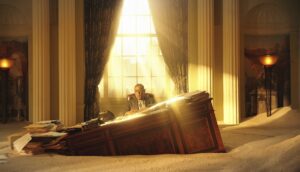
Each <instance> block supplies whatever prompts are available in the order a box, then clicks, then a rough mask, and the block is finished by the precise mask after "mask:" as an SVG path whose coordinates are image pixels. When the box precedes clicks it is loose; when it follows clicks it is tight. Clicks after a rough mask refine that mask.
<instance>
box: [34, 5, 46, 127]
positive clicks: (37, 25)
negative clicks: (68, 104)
mask: <svg viewBox="0 0 300 172" xmlns="http://www.w3.org/2000/svg"><path fill="white" fill-rule="evenodd" d="M32 17H33V20H32V44H33V46H32V47H33V48H32V82H33V83H32V90H33V92H32V102H33V104H32V121H33V122H37V121H41V120H49V119H50V56H49V46H50V45H49V0H33V1H32Z"/></svg>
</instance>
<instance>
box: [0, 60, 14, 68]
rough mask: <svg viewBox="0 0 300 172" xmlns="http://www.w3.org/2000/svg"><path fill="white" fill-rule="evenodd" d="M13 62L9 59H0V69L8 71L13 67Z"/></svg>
mask: <svg viewBox="0 0 300 172" xmlns="http://www.w3.org/2000/svg"><path fill="white" fill-rule="evenodd" d="M13 64H14V62H13V60H12V59H11V58H7V57H3V58H0V69H9V68H11V67H12V66H13Z"/></svg>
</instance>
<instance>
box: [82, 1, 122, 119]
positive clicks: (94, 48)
mask: <svg viewBox="0 0 300 172" xmlns="http://www.w3.org/2000/svg"><path fill="white" fill-rule="evenodd" d="M122 4H123V0H85V1H84V10H85V13H84V14H85V69H86V72H85V100H84V101H85V108H84V120H89V119H91V118H94V117H96V116H97V115H98V113H99V109H100V108H99V105H98V103H97V94H98V84H99V83H100V80H101V78H102V76H103V72H104V67H105V65H106V63H107V61H108V58H109V53H110V50H111V48H112V46H113V42H114V39H115V36H116V33H117V30H118V25H119V18H120V14H121V8H122Z"/></svg>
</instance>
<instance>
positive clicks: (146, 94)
mask: <svg viewBox="0 0 300 172" xmlns="http://www.w3.org/2000/svg"><path fill="white" fill-rule="evenodd" d="M145 97H146V98H154V95H153V94H152V93H145Z"/></svg>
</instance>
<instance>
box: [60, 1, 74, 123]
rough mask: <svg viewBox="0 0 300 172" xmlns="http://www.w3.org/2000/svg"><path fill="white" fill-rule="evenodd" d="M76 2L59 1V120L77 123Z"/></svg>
mask: <svg viewBox="0 0 300 172" xmlns="http://www.w3.org/2000/svg"><path fill="white" fill-rule="evenodd" d="M75 28H76V27H75V0H59V1H58V69H59V79H58V80H59V81H58V82H59V119H60V120H61V121H62V122H63V124H65V125H66V126H71V125H74V124H75V123H76V74H75V73H76V71H75V69H76V53H75V52H76V50H75Z"/></svg>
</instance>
